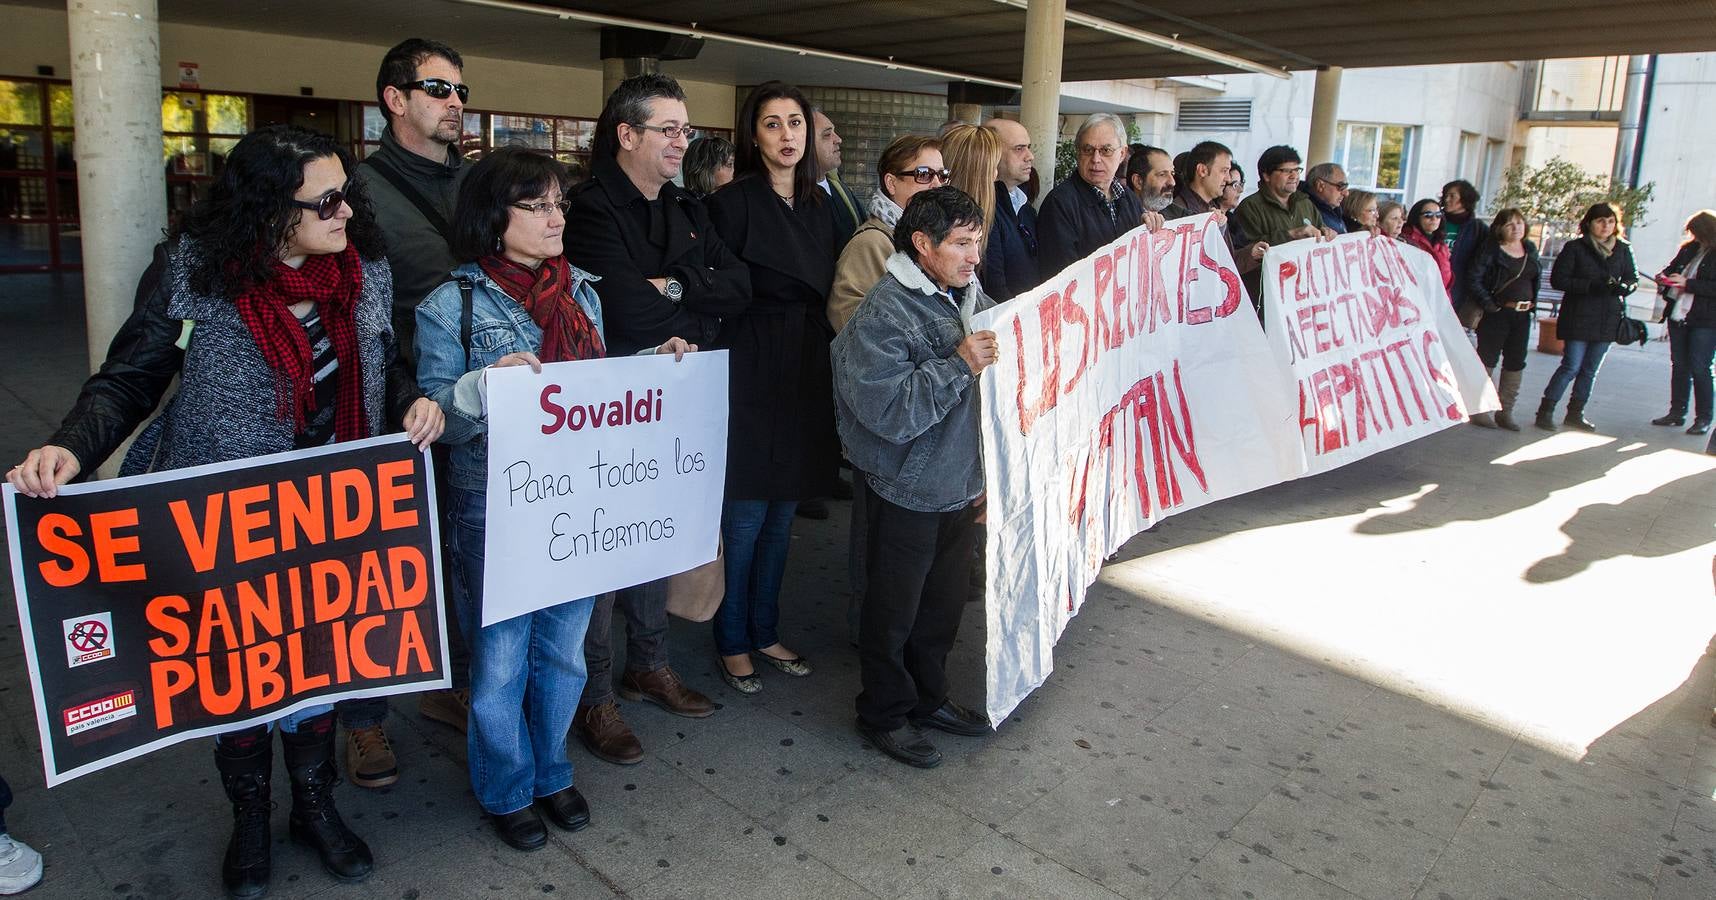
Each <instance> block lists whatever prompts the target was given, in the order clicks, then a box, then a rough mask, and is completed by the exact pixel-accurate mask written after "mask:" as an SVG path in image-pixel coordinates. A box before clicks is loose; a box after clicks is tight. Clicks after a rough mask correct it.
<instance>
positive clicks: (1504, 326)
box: [1478, 309, 1531, 372]
mask: <svg viewBox="0 0 1716 900" xmlns="http://www.w3.org/2000/svg"><path fill="white" fill-rule="evenodd" d="M1530 337H1531V312H1530V311H1524V312H1521V311H1519V310H1513V309H1499V310H1496V311H1495V312H1487V313H1484V317H1483V319H1481V320H1479V322H1478V359H1479V360H1481V361H1482V362H1483V364H1484V371H1486V372H1488V371H1489V370H1491V369H1493V368H1495V367H1496V360H1497V359H1498V358H1499V359H1500V360H1501V364H1502V371H1504V372H1518V371H1520V370H1521V369H1524V368H1525V347H1526V344H1527V343H1528V339H1529V338H1530Z"/></svg>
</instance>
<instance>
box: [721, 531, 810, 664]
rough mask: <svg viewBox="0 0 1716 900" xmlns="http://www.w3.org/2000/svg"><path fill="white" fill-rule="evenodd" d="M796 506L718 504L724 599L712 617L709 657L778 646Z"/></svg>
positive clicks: (732, 654)
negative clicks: (712, 649)
mask: <svg viewBox="0 0 1716 900" xmlns="http://www.w3.org/2000/svg"><path fill="white" fill-rule="evenodd" d="M797 509H798V501H796V500H729V501H727V502H726V503H723V504H721V542H722V545H723V546H722V552H723V553H725V554H726V558H727V596H726V597H724V598H722V600H721V608H720V609H718V610H716V611H715V619H714V622H713V625H714V626H715V652H717V653H719V654H721V655H722V656H738V655H739V654H741V653H749V652H751V651H752V650H757V649H761V648H763V647H772V646H774V645H775V644H778V643H780V635H779V634H778V633H777V632H776V631H775V628H776V626H777V625H779V624H780V618H781V609H780V606H781V579H782V578H783V577H784V576H785V575H786V561H787V550H788V548H790V547H791V546H792V516H793V512H794V511H795V510H797Z"/></svg>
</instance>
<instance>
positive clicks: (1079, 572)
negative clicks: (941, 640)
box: [972, 215, 1305, 723]
mask: <svg viewBox="0 0 1716 900" xmlns="http://www.w3.org/2000/svg"><path fill="white" fill-rule="evenodd" d="M972 327H973V328H974V329H982V328H987V329H991V330H993V331H994V332H995V333H996V335H997V336H998V338H999V342H1000V355H999V361H998V362H997V363H996V364H995V365H994V366H992V367H991V368H990V369H989V370H987V371H986V372H984V373H983V377H982V380H981V390H982V392H983V393H982V399H983V404H984V415H983V454H984V460H983V465H984V478H985V482H986V485H987V489H988V522H989V528H988V557H989V560H988V563H989V564H988V576H987V578H988V584H987V593H988V603H987V607H988V626H989V638H988V700H987V705H988V713H989V720H990V721H991V722H997V723H999V722H1002V721H1004V720H1005V719H1006V717H1007V715H1008V714H1009V713H1010V712H1012V710H1013V708H1014V707H1015V706H1017V705H1018V704H1019V701H1021V700H1023V699H1024V698H1025V696H1026V695H1027V694H1029V693H1030V692H1031V691H1032V690H1034V689H1036V687H1037V686H1039V685H1041V684H1042V683H1043V680H1044V679H1046V678H1047V677H1048V675H1049V672H1050V671H1051V670H1052V669H1053V667H1054V659H1053V651H1054V645H1055V641H1056V640H1057V639H1059V638H1060V636H1061V632H1062V631H1063V630H1065V628H1066V626H1067V623H1068V621H1070V620H1071V619H1072V617H1073V615H1074V614H1075V613H1077V612H1078V608H1079V606H1080V605H1081V604H1082V603H1083V602H1084V595H1085V590H1086V589H1087V588H1088V587H1089V586H1090V585H1091V583H1092V582H1094V581H1095V580H1096V576H1097V573H1098V572H1099V571H1100V569H1101V568H1102V562H1103V560H1104V559H1105V558H1106V557H1107V556H1108V555H1109V554H1111V553H1113V552H1114V551H1115V550H1116V549H1118V548H1119V547H1120V545H1121V544H1123V543H1125V542H1126V540H1127V539H1129V538H1131V537H1132V536H1133V535H1135V534H1137V533H1138V532H1140V531H1142V530H1144V529H1145V528H1148V527H1149V526H1150V525H1152V524H1153V523H1155V522H1157V521H1159V520H1161V519H1162V518H1164V517H1166V516H1169V515H1172V514H1174V513H1177V512H1182V511H1184V510H1188V509H1193V508H1196V507H1198V506H1202V505H1204V504H1206V503H1210V502H1213V501H1216V500H1221V499H1223V498H1226V497H1232V496H1235V495H1237V494H1242V493H1245V492H1246V491H1250V490H1254V489H1256V488H1261V487H1265V486H1267V485H1271V484H1275V483H1277V482H1280V481H1285V480H1287V479H1290V478H1295V477H1297V476H1299V475H1300V474H1302V473H1303V472H1304V470H1305V457H1304V450H1303V449H1302V447H1301V446H1300V444H1299V441H1298V438H1297V433H1296V432H1297V429H1296V428H1295V423H1296V421H1297V417H1296V412H1297V400H1296V398H1295V396H1294V394H1293V391H1292V387H1293V384H1292V381H1291V379H1289V378H1287V377H1286V376H1285V374H1284V373H1283V372H1282V370H1281V367H1280V366H1279V365H1278V364H1277V363H1276V362H1275V359H1274V356H1273V355H1272V353H1271V351H1270V348H1269V345H1268V343H1267V342H1266V341H1265V339H1264V336H1263V332H1262V330H1261V329H1260V328H1259V327H1258V322H1257V316H1256V313H1255V311H1254V309H1253V307H1252V305H1251V303H1250V302H1249V300H1248V298H1247V297H1246V294H1245V290H1244V288H1243V287H1242V286H1241V285H1240V280H1239V275H1238V273H1237V271H1236V270H1235V267H1234V263H1233V258H1232V256H1231V255H1230V254H1229V252H1228V248H1227V242H1226V240H1225V239H1224V238H1223V236H1222V233H1221V229H1220V228H1218V227H1216V226H1215V225H1214V224H1213V222H1212V220H1211V217H1210V216H1208V215H1202V216H1194V217H1190V218H1184V219H1176V220H1174V221H1172V222H1170V223H1169V224H1168V228H1166V229H1164V230H1161V231H1158V232H1156V233H1154V234H1152V233H1150V232H1148V231H1147V230H1145V229H1144V228H1142V227H1140V228H1137V229H1134V230H1133V231H1131V232H1130V233H1128V234H1127V235H1125V236H1124V237H1122V238H1120V239H1119V240H1117V241H1115V242H1114V243H1112V244H1109V245H1108V246H1107V247H1105V248H1103V249H1102V250H1100V251H1098V252H1097V253H1095V254H1093V255H1091V256H1089V257H1086V258H1085V259H1084V260H1082V261H1080V262H1078V263H1075V264H1073V265H1072V266H1069V267H1067V269H1065V270H1064V271H1062V272H1061V273H1060V274H1058V275H1056V276H1054V277H1053V278H1050V279H1049V280H1048V281H1046V282H1045V283H1044V284H1043V285H1042V286H1041V287H1039V288H1037V289H1036V290H1035V291H1032V292H1030V293H1027V294H1023V295H1020V296H1019V297H1017V298H1015V299H1013V300H1012V301H1010V302H1008V303H1005V304H1003V305H1001V306H998V307H996V308H995V309H993V310H990V311H988V312H986V313H983V314H981V315H979V316H977V317H975V319H974V321H973V323H972Z"/></svg>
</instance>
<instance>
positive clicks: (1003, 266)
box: [983, 181, 1043, 303]
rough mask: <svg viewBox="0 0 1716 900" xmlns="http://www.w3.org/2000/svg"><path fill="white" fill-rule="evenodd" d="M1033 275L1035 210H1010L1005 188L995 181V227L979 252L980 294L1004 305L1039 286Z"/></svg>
mask: <svg viewBox="0 0 1716 900" xmlns="http://www.w3.org/2000/svg"><path fill="white" fill-rule="evenodd" d="M1042 282H1043V279H1042V276H1040V275H1038V274H1037V210H1036V209H1035V208H1034V207H1032V206H1031V204H1029V203H1026V204H1025V205H1024V206H1021V207H1019V211H1018V212H1014V211H1013V198H1012V197H1009V196H1007V186H1006V185H1004V184H1002V183H1001V182H999V181H997V182H995V225H994V227H993V228H990V229H989V246H988V247H987V248H986V249H985V250H984V251H983V293H985V294H988V295H989V296H990V297H991V298H993V299H994V300H995V302H996V303H1005V302H1007V301H1008V300H1011V299H1013V298H1014V297H1017V296H1019V295H1020V294H1023V293H1024V292H1026V291H1028V290H1030V289H1031V288H1034V287H1036V286H1037V285H1039V284H1042Z"/></svg>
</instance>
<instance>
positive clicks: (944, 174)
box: [894, 166, 953, 184]
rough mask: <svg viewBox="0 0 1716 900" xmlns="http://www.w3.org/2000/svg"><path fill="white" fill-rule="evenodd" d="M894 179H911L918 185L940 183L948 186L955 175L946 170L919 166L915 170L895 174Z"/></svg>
mask: <svg viewBox="0 0 1716 900" xmlns="http://www.w3.org/2000/svg"><path fill="white" fill-rule="evenodd" d="M894 177H896V178H910V179H911V180H913V181H915V182H917V183H918V184H929V183H930V182H932V181H940V182H941V183H942V184H947V182H948V180H949V179H951V178H952V177H953V173H952V172H949V171H948V170H946V169H932V168H930V167H929V166H918V167H917V168H915V169H908V170H906V171H904V172H895V173H894Z"/></svg>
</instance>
